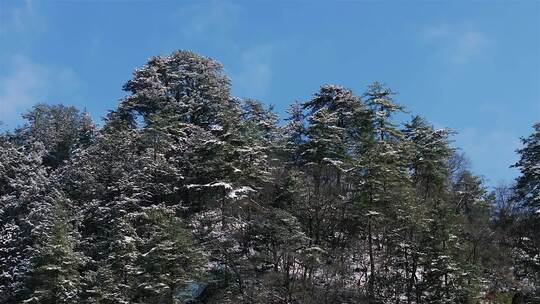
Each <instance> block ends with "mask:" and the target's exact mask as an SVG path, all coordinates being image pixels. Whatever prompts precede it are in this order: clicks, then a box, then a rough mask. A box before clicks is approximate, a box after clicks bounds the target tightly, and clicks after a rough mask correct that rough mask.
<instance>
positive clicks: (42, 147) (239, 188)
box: [0, 51, 540, 304]
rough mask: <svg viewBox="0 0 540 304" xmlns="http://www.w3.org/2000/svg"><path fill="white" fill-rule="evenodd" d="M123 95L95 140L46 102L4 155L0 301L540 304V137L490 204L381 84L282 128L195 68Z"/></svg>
mask: <svg viewBox="0 0 540 304" xmlns="http://www.w3.org/2000/svg"><path fill="white" fill-rule="evenodd" d="M124 90H125V91H126V92H127V96H126V97H125V98H123V99H122V100H121V102H120V104H119V106H118V108H117V109H115V110H114V111H111V112H110V113H109V114H108V115H107V117H106V118H105V121H104V123H103V126H101V127H99V128H98V127H97V126H96V125H95V124H94V123H93V122H92V120H91V119H90V117H89V116H88V115H87V113H85V112H81V111H79V110H77V109H75V108H73V107H68V106H63V105H45V104H40V105H37V106H35V107H34V108H33V109H32V110H30V111H29V112H28V113H27V114H25V115H24V118H25V119H26V123H25V124H23V125H22V126H21V127H19V128H17V129H15V130H13V131H10V132H6V133H4V134H3V135H2V136H1V137H0V303H6V304H7V303H45V304H48V303H51V304H53V303H103V304H105V303H107V304H109V303H110V304H112V303H115V304H121V303H126V304H127V303H140V304H142V303H183V301H186V300H182V298H181V297H179V296H178V295H179V294H181V293H182V291H184V290H185V287H186V284H188V282H190V281H202V282H207V283H209V286H210V287H209V288H208V290H207V292H206V293H207V297H206V299H205V300H204V301H205V303H246V304H247V303H276V304H278V303H282V304H285V303H306V304H307V303H408V304H410V303H477V302H479V301H487V300H489V301H492V302H493V303H511V302H512V301H513V302H512V303H540V302H539V300H538V299H539V297H540V233H539V232H540V211H539V210H540V124H537V125H535V127H534V128H535V129H534V133H533V134H532V135H531V136H530V137H528V138H525V139H523V144H524V147H523V149H521V150H519V151H518V153H519V154H520V156H521V159H520V161H519V162H518V163H517V164H516V167H518V168H519V170H520V171H521V175H520V176H519V178H518V179H517V182H516V184H515V185H513V186H501V187H499V188H497V189H495V191H488V190H487V188H486V187H485V186H484V185H483V183H482V179H481V178H480V177H478V176H476V175H474V174H473V173H472V172H470V171H469V169H468V167H467V162H466V160H465V158H464V157H463V155H461V154H460V153H458V152H457V151H456V150H455V149H454V148H453V147H452V146H451V140H450V138H449V137H450V136H451V134H452V132H451V131H449V130H447V129H435V128H434V127H433V126H432V125H431V124H430V123H429V122H427V121H426V120H425V119H424V118H422V117H419V116H414V117H413V118H412V119H411V120H410V122H407V123H405V124H397V123H396V122H395V115H396V114H398V113H400V112H403V111H404V108H403V107H402V106H401V105H399V104H397V103H396V102H395V101H394V97H395V94H394V93H393V92H392V91H391V90H390V89H389V88H387V87H385V86H384V85H382V84H380V83H373V84H371V85H370V86H368V88H367V90H366V92H365V93H364V94H362V95H355V94H354V93H353V92H352V91H351V90H349V89H346V88H343V87H341V86H335V85H324V86H322V87H321V88H320V90H319V91H318V92H316V93H315V94H314V95H313V98H311V99H310V100H308V101H305V102H301V103H299V102H297V103H294V104H293V105H292V106H291V107H290V109H289V111H288V114H289V115H288V117H287V118H286V121H285V123H284V124H282V125H281V124H279V123H278V117H277V115H276V114H275V113H274V112H273V111H272V109H271V108H269V107H266V106H264V105H263V104H262V103H261V102H258V101H256V100H250V99H238V98H235V97H233V96H232V95H231V90H230V82H229V79H228V78H227V76H226V75H225V74H224V73H223V70H222V66H221V65H220V64H219V63H217V62H216V61H214V60H212V59H209V58H206V57H202V56H199V55H197V54H194V53H192V52H188V51H177V52H174V53H172V54H171V55H169V56H159V57H153V58H151V59H150V60H149V61H148V62H147V64H146V65H145V66H143V67H142V68H141V69H138V70H136V71H135V72H134V74H133V78H132V79H131V80H129V81H128V82H127V83H126V84H125V86H124Z"/></svg>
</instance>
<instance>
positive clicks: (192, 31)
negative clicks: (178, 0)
mask: <svg viewBox="0 0 540 304" xmlns="http://www.w3.org/2000/svg"><path fill="white" fill-rule="evenodd" d="M241 11H242V7H241V6H240V5H237V4H235V3H231V2H225V1H210V2H202V3H200V2H199V3H195V4H193V5H190V6H185V7H183V8H182V9H181V10H179V11H178V12H177V13H176V15H177V17H178V18H183V19H184V20H185V21H186V22H185V23H184V25H183V28H182V34H183V35H184V36H185V37H186V38H197V39H219V40H221V39H222V38H223V39H227V35H229V33H230V31H231V29H232V28H233V27H234V26H235V24H236V23H237V20H238V18H239V15H240V13H241Z"/></svg>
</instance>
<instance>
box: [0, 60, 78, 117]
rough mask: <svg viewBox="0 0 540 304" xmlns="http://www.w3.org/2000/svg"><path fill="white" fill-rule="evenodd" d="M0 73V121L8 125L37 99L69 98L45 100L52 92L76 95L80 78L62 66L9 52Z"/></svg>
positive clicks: (64, 95)
mask: <svg viewBox="0 0 540 304" xmlns="http://www.w3.org/2000/svg"><path fill="white" fill-rule="evenodd" d="M3 65H4V66H5V68H4V69H3V71H2V75H0V121H3V122H4V123H6V125H7V127H13V126H10V124H11V123H14V122H15V121H17V116H18V115H19V114H20V113H21V112H22V111H24V110H26V109H28V108H29V107H30V106H32V105H33V104H35V103H38V102H70V100H48V99H49V98H51V97H52V96H57V98H58V97H60V98H77V97H76V96H77V94H78V91H79V89H80V88H81V86H82V83H81V81H80V80H79V79H78V77H77V76H76V75H75V73H74V72H73V71H72V70H71V69H69V68H65V67H55V66H48V65H43V64H39V63H36V62H34V61H32V60H30V59H29V58H27V57H25V56H23V55H12V56H10V57H9V60H8V61H7V62H6V63H5V64H4V63H3Z"/></svg>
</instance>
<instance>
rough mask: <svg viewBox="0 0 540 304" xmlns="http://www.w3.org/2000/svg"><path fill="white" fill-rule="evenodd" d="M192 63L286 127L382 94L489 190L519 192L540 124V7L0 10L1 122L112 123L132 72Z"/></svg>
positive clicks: (146, 4) (7, 6) (39, 4)
mask: <svg viewBox="0 0 540 304" xmlns="http://www.w3.org/2000/svg"><path fill="white" fill-rule="evenodd" d="M175 49H191V50H193V51H195V52H198V53H200V54H202V55H206V56H209V57H212V58H215V59H217V60H218V61H220V62H221V63H222V64H223V65H224V66H225V70H226V72H227V74H228V75H229V76H230V77H231V79H232V84H233V92H234V94H235V95H236V96H238V97H252V98H256V99H259V100H262V101H264V102H266V103H268V104H274V105H275V107H276V110H277V111H278V112H279V113H280V114H283V112H284V110H285V109H286V107H287V106H288V105H289V104H290V103H291V102H293V101H294V100H295V99H298V100H307V99H308V98H309V97H310V96H311V95H312V94H313V93H314V92H316V91H317V90H318V88H319V86H320V85H321V84H324V83H333V84H340V85H343V86H346V87H348V88H350V89H352V90H353V91H355V92H356V93H357V94H361V93H363V91H364V89H365V87H366V86H367V85H368V84H369V83H370V82H373V81H381V82H384V83H386V84H387V85H388V86H390V87H391V88H393V89H394V90H395V91H397V92H399V95H398V96H397V101H398V102H400V103H402V104H403V105H405V106H406V107H407V109H408V110H409V111H411V113H412V114H421V115H423V116H425V117H427V118H428V120H430V121H431V122H432V123H433V124H435V126H437V127H449V128H452V129H454V130H455V131H457V132H458V134H457V135H456V136H455V137H454V139H455V145H456V146H457V147H460V148H461V149H462V150H463V152H465V153H466V154H467V155H468V157H469V159H470V160H471V163H472V169H473V170H474V172H475V173H477V174H480V175H483V176H484V177H485V178H486V179H487V182H488V184H489V185H495V184H497V183H498V182H499V181H511V180H512V179H513V178H514V177H515V176H516V174H517V171H516V170H515V169H510V168H509V166H510V165H511V164H513V163H515V161H516V160H517V156H516V154H515V152H514V151H515V150H516V149H517V148H518V147H519V146H520V142H519V137H523V136H527V135H529V134H530V133H531V132H532V128H531V126H532V125H533V124H534V123H535V122H540V2H539V1H535V0H532V1H466V2H465V1H399V2H398V1H375V0H373V1H324V2H322V1H321V2H314V1H231V2H225V1H150V0H149V1H128V0H123V1H122V0H116V1H114V0H113V1H98V0H95V1H89V0H88V1H76V0H71V1H54V0H50V1H11V0H0V121H3V122H4V126H3V127H2V128H3V129H11V128H13V127H15V126H16V125H17V124H20V123H21V120H20V118H19V117H20V114H21V113H22V112H24V111H25V110H26V109H28V108H30V107H31V106H32V105H33V104H35V103H37V102H47V103H64V104H67V105H75V106H78V107H81V108H83V107H86V109H87V110H88V111H89V112H90V113H91V114H92V115H93V117H94V118H95V119H97V120H99V119H100V117H102V116H103V115H104V114H106V113H107V110H110V109H114V108H115V106H116V104H117V103H118V100H119V99H120V98H122V97H123V96H124V95H125V93H124V92H122V90H121V87H122V85H123V84H124V83H125V82H126V81H127V80H128V79H129V78H130V77H131V73H132V71H133V70H134V69H135V68H137V67H140V66H142V65H144V63H145V61H146V59H147V58H148V57H150V56H153V55H160V54H168V53H170V52H172V51H173V50H175Z"/></svg>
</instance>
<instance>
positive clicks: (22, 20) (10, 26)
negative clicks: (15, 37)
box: [0, 0, 42, 36]
mask: <svg viewBox="0 0 540 304" xmlns="http://www.w3.org/2000/svg"><path fill="white" fill-rule="evenodd" d="M41 25H42V18H41V16H40V15H39V14H38V13H37V9H36V4H35V3H34V1H32V0H25V1H0V36H2V35H7V34H11V33H20V32H24V31H33V30H39V29H42V26H41Z"/></svg>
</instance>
